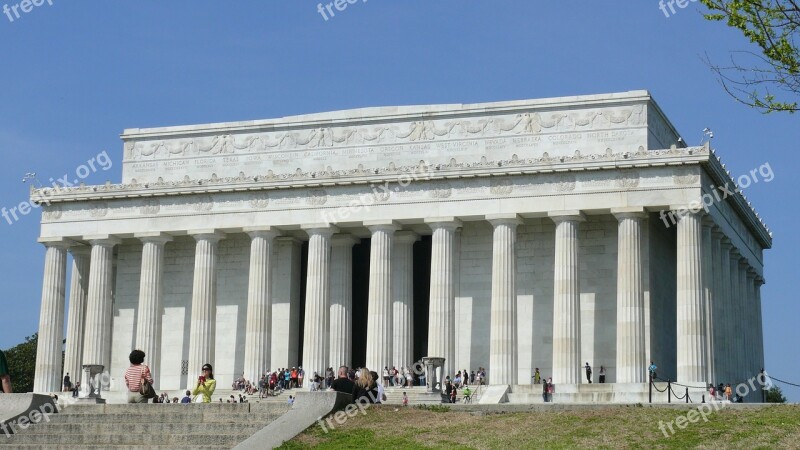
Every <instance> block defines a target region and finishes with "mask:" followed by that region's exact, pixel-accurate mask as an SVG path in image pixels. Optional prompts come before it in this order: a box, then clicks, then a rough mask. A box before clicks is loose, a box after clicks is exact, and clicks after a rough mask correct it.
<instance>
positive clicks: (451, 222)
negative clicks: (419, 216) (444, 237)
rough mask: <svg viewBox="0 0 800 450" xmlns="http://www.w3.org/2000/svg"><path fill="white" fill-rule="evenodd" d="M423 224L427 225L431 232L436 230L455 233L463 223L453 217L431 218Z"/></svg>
mask: <svg viewBox="0 0 800 450" xmlns="http://www.w3.org/2000/svg"><path fill="white" fill-rule="evenodd" d="M425 224H426V225H428V226H429V227H430V228H431V230H433V231H436V230H437V229H447V230H450V231H455V230H456V229H458V228H461V227H462V226H463V223H462V222H461V221H460V220H458V219H457V218H455V217H431V218H428V219H425Z"/></svg>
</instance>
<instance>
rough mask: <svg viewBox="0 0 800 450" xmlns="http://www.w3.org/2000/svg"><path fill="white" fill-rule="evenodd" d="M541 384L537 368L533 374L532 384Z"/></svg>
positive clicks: (540, 376)
mask: <svg viewBox="0 0 800 450" xmlns="http://www.w3.org/2000/svg"><path fill="white" fill-rule="evenodd" d="M541 382H542V374H541V373H539V368H538V367H537V368H536V370H535V371H534V372H533V384H539V383H541Z"/></svg>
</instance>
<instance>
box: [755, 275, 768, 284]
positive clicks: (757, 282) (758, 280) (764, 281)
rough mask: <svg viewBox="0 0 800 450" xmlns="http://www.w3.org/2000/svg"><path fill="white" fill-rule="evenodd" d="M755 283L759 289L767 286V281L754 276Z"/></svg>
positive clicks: (761, 277)
mask: <svg viewBox="0 0 800 450" xmlns="http://www.w3.org/2000/svg"><path fill="white" fill-rule="evenodd" d="M755 283H756V285H757V286H759V287H761V286H763V285H765V284H767V280H765V279H764V277H763V276H761V275H758V274H756V278H755Z"/></svg>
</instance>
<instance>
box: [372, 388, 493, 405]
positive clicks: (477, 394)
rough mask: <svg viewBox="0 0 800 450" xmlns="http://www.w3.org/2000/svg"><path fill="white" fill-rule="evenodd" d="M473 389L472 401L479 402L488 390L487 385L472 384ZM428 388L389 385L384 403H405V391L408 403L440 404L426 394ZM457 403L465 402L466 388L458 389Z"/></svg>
mask: <svg viewBox="0 0 800 450" xmlns="http://www.w3.org/2000/svg"><path fill="white" fill-rule="evenodd" d="M469 388H470V389H471V390H472V395H471V397H472V398H471V401H470V403H478V401H479V400H480V398H481V395H482V394H483V391H485V390H486V386H481V387H480V388H479V387H478V386H470V387H469ZM426 391H427V388H426V387H425V386H414V387H411V388H408V387H388V388H386V398H387V400H386V401H385V402H383V403H385V404H387V405H402V404H403V392H405V393H406V395H408V404H409V405H410V406H414V405H431V404H440V403H442V402H441V401H437V400H438V399H435V400H431V397H430V396H428V395H426ZM456 403H458V404H463V403H464V389H459V390H458V396H457V397H456Z"/></svg>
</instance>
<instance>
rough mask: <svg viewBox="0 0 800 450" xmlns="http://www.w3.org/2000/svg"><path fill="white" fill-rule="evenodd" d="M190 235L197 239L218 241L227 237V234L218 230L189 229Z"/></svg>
mask: <svg viewBox="0 0 800 450" xmlns="http://www.w3.org/2000/svg"><path fill="white" fill-rule="evenodd" d="M188 234H189V236H191V237H193V238H194V240H195V241H198V242H199V241H210V242H213V243H215V244H216V243H217V242H219V241H221V240H223V239H225V236H226V234H225V233H223V232H222V231H218V230H189V233H188Z"/></svg>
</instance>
